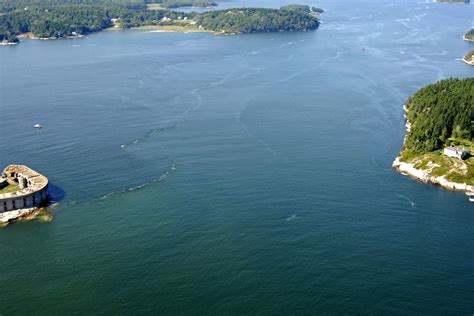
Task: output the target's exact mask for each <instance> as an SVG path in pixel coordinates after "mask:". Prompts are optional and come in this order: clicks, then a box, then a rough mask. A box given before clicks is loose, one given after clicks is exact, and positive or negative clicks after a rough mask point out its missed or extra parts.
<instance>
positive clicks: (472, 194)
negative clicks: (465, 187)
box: [466, 191, 474, 202]
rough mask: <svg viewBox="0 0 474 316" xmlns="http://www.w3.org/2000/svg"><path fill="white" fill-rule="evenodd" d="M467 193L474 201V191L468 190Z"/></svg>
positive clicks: (471, 200) (470, 199)
mask: <svg viewBox="0 0 474 316" xmlns="http://www.w3.org/2000/svg"><path fill="white" fill-rule="evenodd" d="M466 195H467V196H468V197H469V201H470V202H474V192H472V191H471V192H466Z"/></svg>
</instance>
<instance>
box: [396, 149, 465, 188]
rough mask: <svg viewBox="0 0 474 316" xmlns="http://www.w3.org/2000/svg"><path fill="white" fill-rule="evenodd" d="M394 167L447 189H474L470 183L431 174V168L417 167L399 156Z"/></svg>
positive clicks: (403, 172)
mask: <svg viewBox="0 0 474 316" xmlns="http://www.w3.org/2000/svg"><path fill="white" fill-rule="evenodd" d="M392 167H394V168H396V169H397V170H398V171H400V172H401V173H402V174H406V175H409V176H411V177H413V178H416V179H418V180H421V181H423V182H426V183H432V184H437V185H440V186H442V187H444V188H446V189H450V190H460V191H469V192H471V191H474V186H472V185H468V184H467V183H458V182H451V181H449V180H447V179H446V178H445V177H444V176H440V177H434V176H431V175H430V173H429V170H423V169H417V168H415V166H414V165H413V164H412V163H408V162H402V161H400V159H399V157H397V158H396V159H395V161H394V162H393V164H392Z"/></svg>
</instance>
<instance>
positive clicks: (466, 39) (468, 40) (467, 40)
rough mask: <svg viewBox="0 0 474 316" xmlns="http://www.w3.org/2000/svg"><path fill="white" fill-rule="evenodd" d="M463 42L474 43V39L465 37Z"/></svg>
mask: <svg viewBox="0 0 474 316" xmlns="http://www.w3.org/2000/svg"><path fill="white" fill-rule="evenodd" d="M462 38H463V40H465V41H466V42H474V39H469V38H467V37H466V35H463V37H462Z"/></svg>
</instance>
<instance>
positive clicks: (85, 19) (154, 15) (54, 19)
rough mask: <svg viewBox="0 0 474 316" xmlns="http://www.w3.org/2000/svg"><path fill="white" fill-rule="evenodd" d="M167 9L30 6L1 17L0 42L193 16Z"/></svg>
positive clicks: (86, 32)
mask: <svg viewBox="0 0 474 316" xmlns="http://www.w3.org/2000/svg"><path fill="white" fill-rule="evenodd" d="M194 15H195V14H194V13H189V14H186V13H179V12H175V11H166V10H131V9H129V8H127V7H125V6H121V5H101V6H97V5H63V6H56V7H53V8H50V9H44V8H43V7H42V6H41V7H28V9H27V10H25V9H22V10H15V11H12V12H9V13H7V14H4V15H0V41H2V40H8V41H15V39H16V36H17V35H18V34H21V33H26V32H32V33H33V34H34V35H35V36H37V37H40V38H50V37H65V36H72V35H85V34H89V33H92V32H96V31H100V30H103V29H106V28H108V27H111V26H112V22H111V19H114V18H120V20H121V22H122V23H121V25H122V26H123V27H124V28H129V27H135V26H142V25H149V24H156V23H154V22H156V21H159V20H160V19H162V18H163V17H164V16H167V17H169V18H171V19H176V18H177V17H178V16H182V17H185V16H189V17H192V16H194Z"/></svg>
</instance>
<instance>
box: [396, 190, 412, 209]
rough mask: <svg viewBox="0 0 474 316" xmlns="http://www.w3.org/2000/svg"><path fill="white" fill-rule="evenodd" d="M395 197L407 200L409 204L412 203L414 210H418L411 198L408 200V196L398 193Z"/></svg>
mask: <svg viewBox="0 0 474 316" xmlns="http://www.w3.org/2000/svg"><path fill="white" fill-rule="evenodd" d="M395 195H396V196H398V197H401V198H402V199H404V200H407V201H408V202H410V205H411V207H412V208H414V209H415V208H416V207H415V203H414V202H413V201H412V200H410V199H409V198H407V197H406V196H404V195H401V194H398V193H395Z"/></svg>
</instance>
